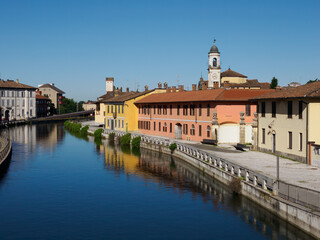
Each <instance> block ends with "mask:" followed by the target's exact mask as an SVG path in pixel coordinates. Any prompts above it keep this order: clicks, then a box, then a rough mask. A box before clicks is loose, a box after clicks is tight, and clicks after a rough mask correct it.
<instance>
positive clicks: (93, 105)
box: [82, 100, 97, 111]
mask: <svg viewBox="0 0 320 240" xmlns="http://www.w3.org/2000/svg"><path fill="white" fill-rule="evenodd" d="M96 104H97V101H90V100H89V101H88V102H86V103H84V104H82V107H83V110H84V111H89V110H96Z"/></svg>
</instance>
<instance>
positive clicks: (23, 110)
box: [21, 109, 24, 117]
mask: <svg viewBox="0 0 320 240" xmlns="http://www.w3.org/2000/svg"><path fill="white" fill-rule="evenodd" d="M21 115H22V116H23V117H24V109H22V114H21Z"/></svg>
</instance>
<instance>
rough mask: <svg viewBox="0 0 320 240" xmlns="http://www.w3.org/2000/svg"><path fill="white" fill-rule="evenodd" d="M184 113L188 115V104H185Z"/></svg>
mask: <svg viewBox="0 0 320 240" xmlns="http://www.w3.org/2000/svg"><path fill="white" fill-rule="evenodd" d="M183 115H184V116H187V115H188V105H183Z"/></svg>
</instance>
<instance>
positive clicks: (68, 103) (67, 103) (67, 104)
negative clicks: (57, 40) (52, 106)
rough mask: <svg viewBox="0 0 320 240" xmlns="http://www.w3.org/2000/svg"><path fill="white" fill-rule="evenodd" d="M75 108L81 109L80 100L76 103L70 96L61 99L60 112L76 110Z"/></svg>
mask: <svg viewBox="0 0 320 240" xmlns="http://www.w3.org/2000/svg"><path fill="white" fill-rule="evenodd" d="M58 108H59V106H58ZM77 110H78V111H83V108H82V104H81V102H79V103H78V102H76V101H74V100H73V99H70V98H64V99H63V100H62V103H61V104H60V114H63V113H72V112H76V111H77ZM57 112H59V110H57Z"/></svg>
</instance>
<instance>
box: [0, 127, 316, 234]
mask: <svg viewBox="0 0 320 240" xmlns="http://www.w3.org/2000/svg"><path fill="white" fill-rule="evenodd" d="M9 134H10V136H11V139H12V140H13V153H12V158H11V161H10V162H9V164H8V166H6V167H2V169H1V175H0V239H311V238H310V237H309V236H308V235H306V234H304V233H303V232H302V231H300V230H298V229H297V228H295V227H294V226H292V225H290V224H288V223H287V222H285V221H282V220H280V219H278V218H277V217H276V216H274V215H272V214H270V213H269V212H268V211H266V210H265V209H263V208H261V207H260V206H258V205H256V204H255V203H253V202H252V201H250V200H248V199H246V198H244V197H240V196H234V195H233V194H232V192H231V191H230V190H229V189H228V187H226V186H225V185H223V184H221V183H219V182H218V181H215V180H214V179H211V178H209V177H207V176H206V175H204V174H203V173H202V172H201V171H199V170H197V169H195V168H194V167H191V166H190V165H188V164H186V163H184V162H183V161H182V160H180V159H175V158H173V159H172V158H171V157H170V156H167V155H160V154H159V153H156V152H151V151H147V150H141V151H140V152H134V153H132V152H130V149H123V148H121V147H118V146H112V145H108V144H107V143H102V144H100V143H95V142H94V141H93V140H92V139H90V138H89V139H82V138H78V137H76V136H73V135H71V134H70V133H68V132H66V131H64V128H63V125H62V124H39V125H32V126H20V127H16V128H12V129H10V130H9Z"/></svg>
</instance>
